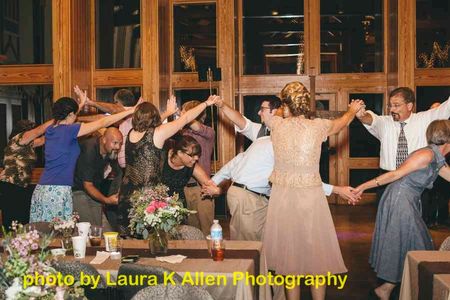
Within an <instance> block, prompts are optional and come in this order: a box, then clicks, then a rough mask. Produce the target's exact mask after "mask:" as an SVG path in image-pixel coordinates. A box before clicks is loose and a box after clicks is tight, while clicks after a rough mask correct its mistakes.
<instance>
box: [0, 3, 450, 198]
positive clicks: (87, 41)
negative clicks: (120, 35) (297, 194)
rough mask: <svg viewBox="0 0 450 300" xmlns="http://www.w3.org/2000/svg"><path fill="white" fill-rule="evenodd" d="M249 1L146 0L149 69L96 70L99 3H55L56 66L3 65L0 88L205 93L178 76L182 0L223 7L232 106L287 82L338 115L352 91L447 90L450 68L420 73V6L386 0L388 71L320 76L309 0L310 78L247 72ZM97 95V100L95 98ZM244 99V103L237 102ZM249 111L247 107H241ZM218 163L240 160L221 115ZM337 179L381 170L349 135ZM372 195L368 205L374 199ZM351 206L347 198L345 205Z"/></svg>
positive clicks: (161, 95)
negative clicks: (329, 102) (245, 11)
mask: <svg viewBox="0 0 450 300" xmlns="http://www.w3.org/2000/svg"><path fill="white" fill-rule="evenodd" d="M242 1H245V0H141V43H142V44H141V49H142V60H141V61H142V67H141V68H136V69H101V70H100V69H96V63H95V51H96V49H95V39H96V37H95V31H96V30H95V0H52V9H53V13H52V15H53V17H52V20H53V25H52V26H53V27H52V28H53V29H52V30H53V65H23V66H22V65H21V66H0V85H16V84H53V87H54V98H55V99H57V98H59V97H60V96H63V95H73V94H72V87H73V85H74V84H78V85H80V86H81V87H82V88H84V89H88V90H89V94H90V95H91V97H93V96H94V94H93V93H94V91H95V89H96V88H101V87H118V86H141V88H142V95H143V96H144V98H146V99H148V100H149V101H152V102H153V103H155V104H156V105H158V106H160V107H161V108H164V106H165V100H166V99H167V97H168V95H169V94H170V93H171V92H173V90H175V89H199V88H201V89H204V88H208V85H207V84H206V83H203V82H198V79H197V74H195V73H174V72H173V61H172V60H173V51H174V49H173V38H172V36H173V20H172V15H173V14H172V8H173V5H174V4H175V3H207V2H208V3H216V8H217V13H216V15H217V46H218V48H217V54H218V61H217V62H218V66H219V67H221V68H222V81H221V82H219V83H214V85H213V87H214V88H217V89H218V91H219V93H220V95H221V96H222V97H223V98H224V99H225V101H227V102H228V103H229V104H230V105H232V106H233V107H234V106H235V103H238V104H239V103H240V104H242V103H243V97H244V96H245V95H261V94H277V93H279V91H280V90H281V88H282V87H283V86H284V85H285V84H286V83H288V82H290V81H294V80H299V81H301V82H303V83H305V84H306V85H307V87H311V86H310V84H311V78H314V79H313V85H314V88H315V92H316V93H320V94H327V95H329V96H330V97H332V98H333V99H334V101H336V108H337V109H338V110H345V109H346V108H347V101H348V96H349V94H351V93H358V92H363V93H382V94H384V96H385V97H384V103H385V104H386V103H387V95H388V93H389V91H390V90H392V89H393V88H394V87H396V86H408V87H411V88H413V89H414V88H415V87H416V86H417V85H427V86H433V85H437V86H438V85H448V82H450V69H416V67H415V61H416V59H415V55H416V54H415V26H416V25H415V19H416V18H415V15H416V12H415V9H416V7H415V1H413V0H385V1H384V4H383V9H384V13H383V15H384V20H383V26H384V35H383V37H384V71H383V72H381V73H352V74H321V73H320V0H304V2H305V10H304V11H305V41H306V43H305V45H306V47H305V53H306V57H307V59H306V68H305V74H304V75H302V76H297V75H257V76H244V75H243V67H242V66H243V43H242V32H243V30H242V6H241V5H242ZM94 98H95V97H94ZM235 100H237V101H235ZM236 108H238V109H241V110H242V105H239V106H236ZM220 118H221V122H220V125H219V130H218V136H219V147H220V149H219V162H220V164H223V163H224V162H226V161H228V160H229V159H231V158H232V157H234V155H235V148H236V147H235V137H234V132H233V130H232V127H231V126H230V123H229V122H228V121H226V120H225V119H224V118H223V116H220ZM336 140H337V149H338V154H337V157H336V159H335V164H336V166H335V167H334V169H335V170H336V176H332V177H331V178H335V181H334V182H332V183H333V184H339V185H347V184H348V179H349V175H348V173H349V169H350V168H355V169H366V168H373V169H375V168H377V167H378V159H376V158H350V157H349V147H348V132H347V131H344V132H342V133H340V134H339V135H338V136H337V137H336ZM373 198H374V197H373V195H372V196H366V198H365V201H372V200H373ZM338 202H339V203H344V202H345V201H341V200H339V201H338Z"/></svg>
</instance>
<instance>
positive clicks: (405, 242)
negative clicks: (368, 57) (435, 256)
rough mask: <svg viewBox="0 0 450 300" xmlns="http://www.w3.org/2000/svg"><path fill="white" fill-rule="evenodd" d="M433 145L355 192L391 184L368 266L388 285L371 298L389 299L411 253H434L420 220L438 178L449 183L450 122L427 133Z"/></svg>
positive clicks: (381, 208)
mask: <svg viewBox="0 0 450 300" xmlns="http://www.w3.org/2000/svg"><path fill="white" fill-rule="evenodd" d="M426 137H427V141H428V144H429V145H428V146H427V147H424V148H421V149H419V150H417V151H415V152H413V153H411V154H410V155H409V156H408V158H407V159H406V160H405V162H404V163H403V164H402V165H401V166H400V167H399V168H398V169H397V170H394V171H391V172H388V173H385V174H383V175H380V176H378V177H376V178H375V179H372V180H369V181H367V182H365V183H363V184H361V185H360V186H358V187H357V188H356V191H355V193H356V194H357V195H361V193H362V192H364V191H365V190H367V189H370V188H373V187H376V186H381V185H385V184H388V183H391V182H392V183H391V184H390V185H389V186H388V187H387V188H386V191H385V192H384V194H383V196H382V198H381V200H380V204H379V207H378V213H377V218H376V223H375V231H374V234H373V237H372V247H371V250H370V257H369V263H370V264H371V266H372V268H373V269H374V270H375V272H376V273H377V277H378V278H380V279H382V280H383V281H384V283H383V284H381V285H380V286H378V287H377V288H376V289H375V290H373V291H371V295H372V298H374V299H377V298H379V299H383V300H384V299H385V300H388V299H389V296H390V294H391V292H392V290H393V289H394V288H395V286H396V285H397V284H398V283H399V282H400V281H401V278H402V273H403V263H404V261H405V257H406V254H407V252H408V251H411V250H433V241H432V239H431V235H430V233H429V232H428V229H427V226H426V225H425V223H424V222H423V220H422V217H421V206H420V195H421V194H422V192H423V191H424V189H426V188H427V189H431V188H432V187H433V182H434V180H435V179H436V178H437V176H438V175H440V176H441V177H443V178H444V179H445V180H447V181H450V168H449V166H448V165H446V164H445V155H446V154H447V153H449V152H450V121H449V120H437V121H433V122H432V123H431V124H430V125H429V126H428V129H427V132H426Z"/></svg>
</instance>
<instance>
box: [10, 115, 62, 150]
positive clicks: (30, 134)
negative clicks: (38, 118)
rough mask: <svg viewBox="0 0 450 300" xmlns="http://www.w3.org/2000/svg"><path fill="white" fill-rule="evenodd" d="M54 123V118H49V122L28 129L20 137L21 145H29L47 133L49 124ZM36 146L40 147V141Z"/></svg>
mask: <svg viewBox="0 0 450 300" xmlns="http://www.w3.org/2000/svg"><path fill="white" fill-rule="evenodd" d="M53 123H54V120H53V119H51V120H48V121H47V122H45V123H43V124H41V125H39V126H37V127H36V128H33V129H31V130H28V131H26V132H25V133H24V134H23V136H22V138H21V139H20V141H19V143H20V144H21V145H27V144H29V143H30V142H32V141H33V142H34V141H35V140H36V139H37V138H39V137H40V136H41V135H43V134H44V133H45V130H47V128H48V126H50V125H52V124H53ZM33 146H34V147H38V146H40V145H38V142H37V143H36V145H33Z"/></svg>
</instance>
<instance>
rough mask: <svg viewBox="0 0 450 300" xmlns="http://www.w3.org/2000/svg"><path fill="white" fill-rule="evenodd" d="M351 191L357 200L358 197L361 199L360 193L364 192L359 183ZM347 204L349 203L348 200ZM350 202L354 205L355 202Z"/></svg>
mask: <svg viewBox="0 0 450 300" xmlns="http://www.w3.org/2000/svg"><path fill="white" fill-rule="evenodd" d="M352 193H353V195H354V197H356V198H358V201H359V199H361V195H362V194H363V193H364V189H363V188H362V186H361V185H359V186H357V187H356V188H354V189H353V190H352ZM349 204H350V202H349ZM351 204H353V205H355V203H353V202H352V203H351Z"/></svg>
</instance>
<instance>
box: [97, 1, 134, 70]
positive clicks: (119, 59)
mask: <svg viewBox="0 0 450 300" xmlns="http://www.w3.org/2000/svg"><path fill="white" fill-rule="evenodd" d="M95 3H96V6H95V13H96V17H95V26H96V31H95V47H96V55H95V57H96V66H97V68H98V69H104V68H139V67H140V66H141V27H140V26H141V15H140V13H141V1H139V0H127V1H113V0H96V1H95Z"/></svg>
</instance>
